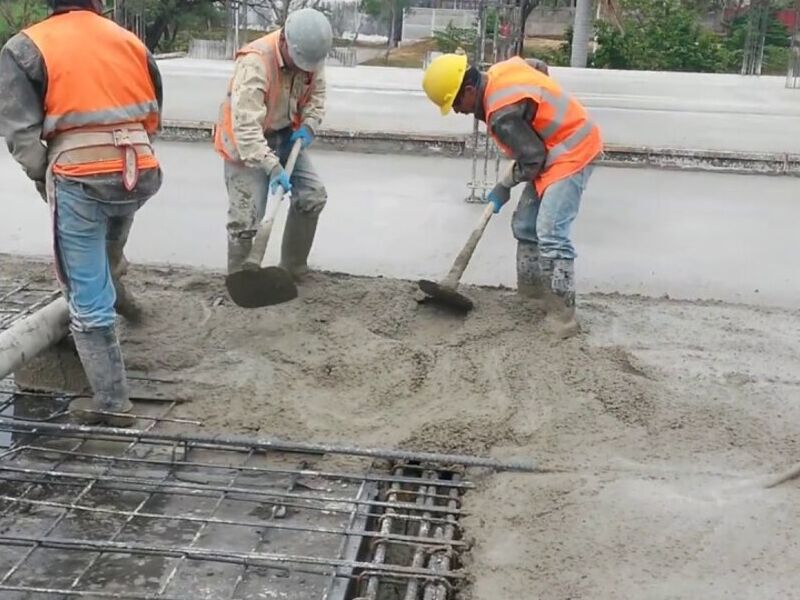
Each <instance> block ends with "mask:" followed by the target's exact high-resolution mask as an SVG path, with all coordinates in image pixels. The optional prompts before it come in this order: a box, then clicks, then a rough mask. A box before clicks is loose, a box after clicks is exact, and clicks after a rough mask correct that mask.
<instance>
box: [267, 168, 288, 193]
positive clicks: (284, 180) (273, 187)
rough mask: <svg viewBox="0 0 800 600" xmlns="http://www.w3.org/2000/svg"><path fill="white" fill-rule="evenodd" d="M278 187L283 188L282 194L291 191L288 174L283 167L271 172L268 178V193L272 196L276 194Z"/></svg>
mask: <svg viewBox="0 0 800 600" xmlns="http://www.w3.org/2000/svg"><path fill="white" fill-rule="evenodd" d="M276 171H277V172H276ZM279 187H282V188H283V193H284V194H288V193H289V192H291V191H292V182H291V181H289V174H288V173H287V172H286V170H285V169H284V168H283V167H278V168H276V169H275V171H273V172H272V175H271V176H270V178H269V193H270V194H273V195H274V194H276V193H278V188H279Z"/></svg>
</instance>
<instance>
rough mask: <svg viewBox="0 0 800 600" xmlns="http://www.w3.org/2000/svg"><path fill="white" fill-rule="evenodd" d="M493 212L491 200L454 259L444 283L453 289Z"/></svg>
mask: <svg viewBox="0 0 800 600" xmlns="http://www.w3.org/2000/svg"><path fill="white" fill-rule="evenodd" d="M493 214H494V206H493V205H492V203H491V202H489V203H487V204H486V208H484V209H483V212H482V213H481V218H480V219H478V224H477V225H476V226H475V229H473V230H472V233H471V234H470V236H469V239H468V240H467V243H466V244H464V247H463V248H462V249H461V252H459V253H458V256H457V257H456V259H455V261H453V266H452V267H451V268H450V272H449V273H448V274H447V277H445V279H444V282H442V285H444V286H446V287H449V288H451V289H456V286H458V282H459V280H460V279H461V276H462V275H463V274H464V271H465V270H466V268H467V265H468V264H469V260H470V259H471V258H472V254H473V253H474V252H475V247H476V246H477V245H478V242H479V241H480V240H481V237H482V236H483V231H484V230H485V229H486V225H487V224H488V223H489V219H491V218H492V215H493Z"/></svg>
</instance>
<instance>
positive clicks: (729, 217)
mask: <svg viewBox="0 0 800 600" xmlns="http://www.w3.org/2000/svg"><path fill="white" fill-rule="evenodd" d="M157 151H158V154H159V156H160V157H161V159H162V161H163V165H164V169H165V173H166V175H165V179H166V180H165V184H164V187H163V188H162V190H161V192H160V193H159V194H158V195H157V196H156V197H155V198H154V199H153V200H151V201H150V202H149V203H148V204H147V205H146V206H145V207H144V208H142V210H141V211H140V212H139V214H138V216H137V220H136V224H135V225H134V228H133V232H132V234H131V238H130V241H129V245H128V253H129V256H130V258H131V260H132V261H134V262H140V263H142V262H148V263H167V262H169V263H177V264H187V265H194V266H203V267H212V268H216V269H222V268H224V265H225V260H226V259H225V218H226V217H225V213H226V210H227V206H226V204H227V198H226V194H225V189H224V186H223V181H222V165H221V161H220V159H219V158H218V157H217V156H216V155H215V154H214V153H213V151H212V149H211V148H210V146H209V145H208V144H197V145H192V144H167V143H162V144H159V145H158V148H157ZM313 155H314V157H315V160H316V164H317V166H318V168H319V171H320V173H321V175H322V177H323V178H324V180H325V182H326V184H327V187H328V192H329V196H330V197H329V202H328V206H327V208H326V209H325V211H324V213H323V217H322V220H321V224H320V228H319V232H318V238H317V242H316V244H315V246H314V249H313V251H312V255H311V263H312V265H313V266H314V267H317V268H321V269H326V270H336V271H345V272H348V273H353V274H361V275H383V276H387V277H400V278H411V279H417V278H421V277H425V278H439V277H443V276H444V275H445V273H446V272H447V270H448V268H449V266H450V263H451V261H452V260H453V259H454V258H455V255H456V254H457V252H458V250H459V249H460V248H461V246H462V244H463V243H464V241H465V240H466V237H467V236H468V235H469V232H470V231H471V229H472V227H473V226H474V223H475V222H476V220H477V218H478V216H479V213H480V211H481V210H482V207H481V206H478V205H474V204H467V203H465V202H464V200H463V198H464V196H465V195H466V191H467V190H466V185H465V182H466V181H467V179H468V177H469V173H470V162H469V161H468V160H463V159H434V158H424V157H422V158H417V157H409V156H383V155H360V154H349V153H333V152H319V151H316V152H314V153H313ZM0 180H2V181H3V188H2V202H3V207H4V211H5V212H4V214H5V217H4V218H3V219H2V221H0V253H15V254H22V255H45V254H49V253H50V246H51V245H50V240H49V215H48V211H47V209H46V207H45V205H44V204H43V203H42V201H41V200H40V199H39V197H38V195H37V194H36V192H35V191H34V188H33V185H32V184H31V183H30V182H29V181H28V180H27V179H26V178H25V176H24V175H23V174H22V172H21V170H20V169H19V168H18V167H17V165H16V164H15V163H14V162H13V160H12V159H11V158H10V157H9V156H8V154H7V152H6V150H5V148H3V149H2V150H0ZM797 190H798V182H797V180H796V179H794V178H770V177H762V176H743V175H716V174H707V173H682V172H669V171H647V170H628V169H603V168H601V169H598V170H597V171H596V172H595V174H594V176H593V178H592V180H591V182H590V184H589V189H588V192H587V193H586V195H585V197H584V203H583V207H582V210H581V214H580V215H579V218H578V222H577V225H576V229H575V240H576V244H577V248H578V252H579V261H578V279H579V286H580V289H581V290H583V291H588V290H598V291H604V292H621V293H642V294H647V295H654V296H659V295H662V294H669V295H670V296H673V297H684V298H696V297H697V298H713V299H724V300H731V301H744V302H748V303H758V304H777V305H785V306H797V298H798V297H800V270H798V268H797V260H796V257H797V248H796V239H797V234H796V229H797V227H796V224H797V223H798V222H800V202H798V196H797ZM512 212H513V205H509V206H507V207H506V208H505V209H504V210H503V212H502V213H501V214H500V215H499V216H498V217H496V218H495V219H494V220H493V221H492V222H490V223H489V226H488V228H487V231H486V234H485V236H484V238H483V240H481V242H480V244H479V245H478V248H477V250H476V253H475V256H474V258H473V262H472V264H471V265H470V266H469V268H468V269H467V271H466V273H465V276H464V281H465V282H468V283H479V284H492V285H494V284H505V285H513V284H514V252H515V244H514V240H513V238H512V236H511V231H510V225H509V223H510V219H511V214H512ZM283 218H284V216H283V213H282V214H281V216H280V217H279V223H282V221H283ZM280 233H281V229H280V226H279V227H278V229H276V231H275V232H274V234H273V242H272V244H271V245H270V248H269V250H268V253H267V259H266V260H267V261H276V260H277V248H278V246H279V239H280V238H279V236H280Z"/></svg>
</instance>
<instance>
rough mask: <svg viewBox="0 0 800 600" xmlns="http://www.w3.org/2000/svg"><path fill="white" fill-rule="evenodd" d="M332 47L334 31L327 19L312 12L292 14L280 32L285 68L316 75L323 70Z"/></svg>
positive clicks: (297, 11)
mask: <svg viewBox="0 0 800 600" xmlns="http://www.w3.org/2000/svg"><path fill="white" fill-rule="evenodd" d="M332 46H333V30H332V29H331V24H330V22H329V21H328V18H327V17H326V16H325V15H323V14H322V13H321V12H319V11H318V10H314V9H313V8H301V9H300V10H296V11H294V12H292V13H290V14H289V17H288V18H287V19H286V24H285V25H284V26H283V30H282V31H281V41H280V47H281V55H282V56H283V60H284V62H285V63H286V65H287V66H288V67H290V68H292V69H296V70H298V71H304V72H306V73H314V72H316V71H318V70H319V69H320V67H322V65H323V64H324V62H325V57H326V56H328V52H330V51H331V47H332Z"/></svg>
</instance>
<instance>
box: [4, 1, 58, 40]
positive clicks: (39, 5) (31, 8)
mask: <svg viewBox="0 0 800 600" xmlns="http://www.w3.org/2000/svg"><path fill="white" fill-rule="evenodd" d="M46 15H47V6H46V4H45V2H44V0H0V44H5V43H6V42H7V41H8V40H10V39H11V37H12V36H13V35H14V34H16V33H17V32H18V31H19V30H20V29H24V28H25V27H27V26H28V25H31V24H33V23H35V22H37V21H40V20H42V19H43V18H44V17H45V16H46Z"/></svg>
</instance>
